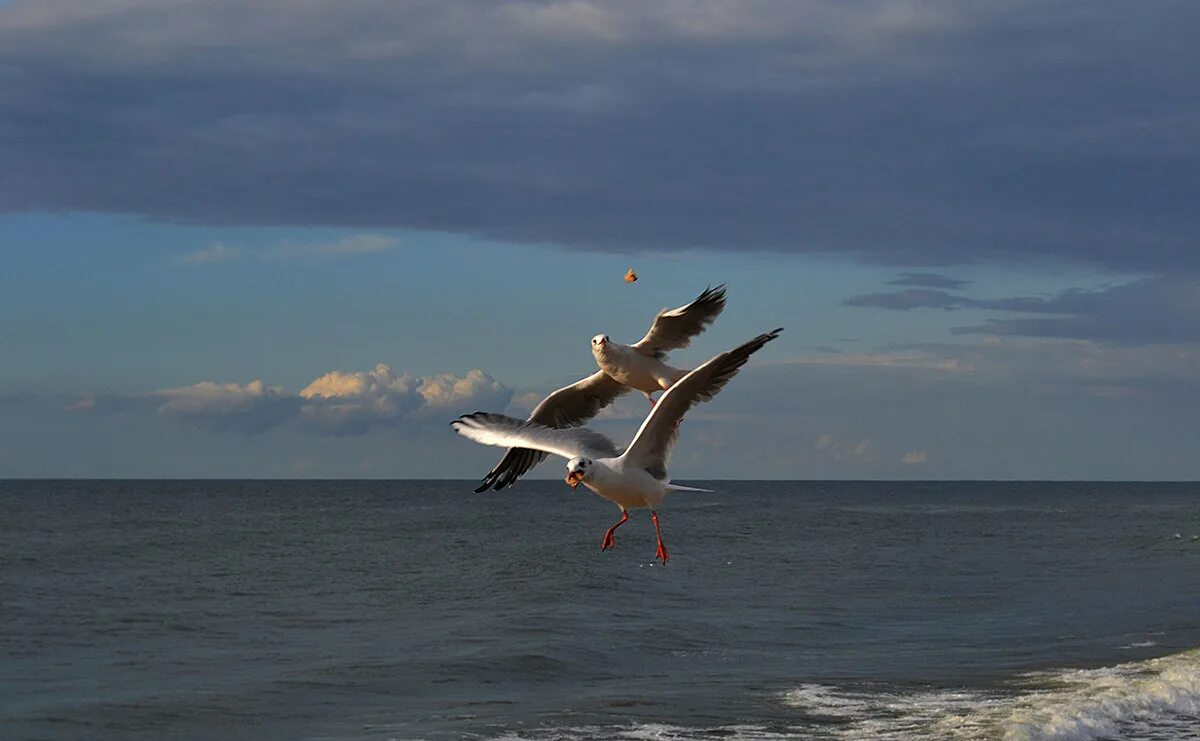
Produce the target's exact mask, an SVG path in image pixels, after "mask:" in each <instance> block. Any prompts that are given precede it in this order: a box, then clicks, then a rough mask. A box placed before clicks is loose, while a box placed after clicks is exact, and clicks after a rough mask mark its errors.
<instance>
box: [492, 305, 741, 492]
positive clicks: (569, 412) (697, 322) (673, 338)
mask: <svg viewBox="0 0 1200 741" xmlns="http://www.w3.org/2000/svg"><path fill="white" fill-rule="evenodd" d="M724 308H725V286H724V285H720V286H717V287H716V288H708V289H705V291H704V292H703V293H701V294H700V295H699V296H697V297H696V299H695V300H694V301H692V302H691V303H689V304H686V305H684V306H680V307H678V308H675V309H663V310H662V311H660V312H658V316H656V317H655V318H654V324H653V325H652V326H651V327H650V331H649V332H647V333H646V336H645V337H643V338H642V339H640V340H638V341H637V342H635V343H634V344H632V345H622V344H619V343H616V342H612V341H611V340H609V339H608V335H606V334H598V335H596V336H595V337H593V338H592V356H593V357H595V358H596V364H597V365H599V366H600V370H599V371H597V372H596V373H593V374H592V375H590V376H588V377H587V378H584V379H582V380H580V381H577V382H576V383H573V384H571V385H570V386H564V387H563V388H560V389H558V390H557V391H555V392H554V393H552V394H550V395H549V396H547V397H546V398H545V399H543V400H542V402H541V403H540V404H538V405H537V406H536V407H534V410H533V412H532V413H531V414H530V415H529V421H530V422H536V423H537V424H540V425H544V426H546V427H554V428H565V427H577V426H579V425H581V424H584V423H586V422H587V421H588V420H590V419H591V418H592V417H595V416H596V415H597V414H599V413H600V410H601V409H603V408H604V407H606V406H608V405H609V404H611V403H612V402H613V401H614V400H615V399H616V398H617V397H618V396H620V395H621V394H623V393H625V392H626V391H628V390H629V389H630V388H635V389H638V390H639V391H641V392H642V393H644V394H646V398H648V399H650V403H651V404H653V403H654V397H652V396H651V395H650V394H651V393H653V392H655V391H659V390H665V389H668V388H670V386H671V384H672V383H674V382H675V381H677V380H679V379H680V378H682V377H683V376H684V375H685V374H686V373H687V371H685V370H680V369H679V368H672V367H671V366H669V365H667V364H666V363H665V362H664V361H665V359H666V357H667V353H668V352H669V351H670V350H679V349H682V348H685V347H687V346H688V345H690V344H691V342H692V338H693V337H695V336H696V335H698V334H700V333H701V332H703V331H704V330H705V328H707V327H708V325H710V324H712V323H713V320H715V319H716V318H717V315H718V314H720V313H721V310H722V309H724ZM545 459H546V454H545V453H543V452H541V451H537V450H529V449H527V448H509V449H508V451H506V452H505V453H504V457H502V458H501V459H500V461H499V462H498V463H497V464H496V465H495V467H494V468H492V470H491V471H488V473H487V475H486V476H484V477H483V481H482V482H481V483H480V485H479V486H478V488H476V489H475V491H477V492H481V491H485V490H487V489H489V488H491V489H495V490H496V491H499V490H500V489H503V488H504V487H506V486H512V485H513V484H515V483H517V479H519V478H521V477H522V476H524V475H525V474H526V473H528V472H529V470H530V469H531V468H533V467H534V466H536V465H537V464H539V463H541V462H542V461H544V460H545Z"/></svg>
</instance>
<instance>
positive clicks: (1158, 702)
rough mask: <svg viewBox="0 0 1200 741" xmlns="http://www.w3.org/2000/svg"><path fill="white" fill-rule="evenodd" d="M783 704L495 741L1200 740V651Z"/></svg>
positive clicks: (802, 692)
mask: <svg viewBox="0 0 1200 741" xmlns="http://www.w3.org/2000/svg"><path fill="white" fill-rule="evenodd" d="M781 701H782V704H783V706H784V708H786V709H789V710H791V711H793V712H795V714H796V715H795V717H793V718H791V719H789V720H787V721H783V720H782V719H778V718H777V719H775V721H774V722H772V723H768V724H756V723H753V722H743V723H739V724H730V725H718V726H708V727H705V726H690V727H689V726H684V725H673V724H669V723H652V722H640V723H638V722H633V723H627V724H622V725H616V726H612V725H604V726H599V725H580V726H573V727H556V728H543V729H539V730H533V729H527V730H522V731H519V732H515V733H514V732H510V733H507V734H502V735H500V736H498V737H494V738H495V739H496V741H518V740H520V741H528V740H531V739H536V740H538V741H543V740H548V739H564V740H566V739H578V740H580V741H582V740H584V739H588V740H595V739H611V740H613V741H650V740H651V739H657V740H658V741H691V740H693V739H722V741H776V740H777V739H778V740H784V739H810V740H830V741H833V740H838V739H847V740H851V741H925V740H933V739H937V740H942V739H945V740H955V741H1110V740H1113V739H1122V740H1123V741H1177V740H1178V739H1184V738H1200V649H1192V650H1190V651H1185V652H1183V653H1179V654H1173V655H1171V656H1164V657H1162V658H1158V659H1149V660H1147V661H1140V662H1130V663H1125V664H1118V665H1116V666H1111V667H1103V668H1100V669H1072V670H1052V671H1041V672H1032V673H1028V674H1023V675H1019V676H1018V677H1016V678H1015V679H1014V680H1013V681H1012V682H1010V683H1008V684H1006V685H1005V686H1003V687H1000V688H996V689H990V690H979V689H955V690H949V689H941V690H927V689H912V688H897V687H894V686H886V685H878V684H859V685H846V686H840V685H827V684H803V685H800V686H799V687H796V688H794V689H792V690H789V691H787V692H785V693H784V694H783V695H782V698H781Z"/></svg>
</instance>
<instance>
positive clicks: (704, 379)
mask: <svg viewBox="0 0 1200 741" xmlns="http://www.w3.org/2000/svg"><path fill="white" fill-rule="evenodd" d="M782 331H783V330H782V329H776V330H774V331H772V332H767V333H765V334H760V335H759V336H758V337H755V338H754V339H752V340H750V341H749V342H747V343H746V344H744V345H741V346H739V347H735V348H734V349H732V350H729V351H727V352H723V353H721V354H720V355H718V356H716V357H715V358H713V359H712V360H710V361H708V362H707V363H705V364H704V365H701V366H700V367H699V368H696V369H695V370H694V371H691V372H690V373H688V374H687V375H686V376H684V377H683V378H681V379H679V380H678V381H676V382H675V383H674V384H673V385H672V386H671V388H669V389H667V392H666V393H665V394H663V395H662V397H660V398H659V400H658V402H657V403H656V404H655V405H654V409H653V411H651V412H650V416H648V417H646V419H645V421H643V422H642V426H641V427H640V428H638V432H637V436H635V437H634V438H633V442H631V443H630V444H629V447H628V448H627V449H626V450H625V455H624V458H625V460H626V462H627V463H629V464H631V465H634V466H638V467H641V468H644V469H645V470H646V471H648V472H649V473H650V474H651V475H652V476H654V477H655V478H658V479H666V478H667V459H668V458H669V457H670V454H671V448H672V446H674V445H675V440H676V439H677V438H678V437H679V423H680V422H682V421H683V415H684V414H686V413H687V411H688V410H689V409H691V408H692V407H693V406H695V405H696V404H699V403H700V402H702V401H708V400H710V399H712V398H713V396H715V395H716V393H717V392H718V391H720V390H721V389H722V388H723V387H724V386H725V384H727V383H729V379H731V378H733V377H734V376H736V375H737V372H738V371H739V370H740V369H741V367H742V366H743V365H745V364H746V361H747V360H749V359H750V356H751V355H753V354H754V353H756V352H758V351H759V350H761V349H762V346H763V345H765V344H767V343H768V342H770V341H771V340H773V339H775V338H776V337H778V336H779V333H780V332H782Z"/></svg>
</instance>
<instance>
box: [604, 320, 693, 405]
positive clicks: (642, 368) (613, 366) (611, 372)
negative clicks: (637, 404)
mask: <svg viewBox="0 0 1200 741" xmlns="http://www.w3.org/2000/svg"><path fill="white" fill-rule="evenodd" d="M592 356H593V357H595V358H596V365H598V366H600V370H602V371H604V372H605V373H606V374H607V375H608V376H609V377H610V378H612V379H613V380H615V381H616V382H617V383H620V384H621V385H622V386H628V387H630V388H634V389H637V390H638V391H641V392H642V393H643V394H645V395H646V398H647V399H649V400H650V403H651V404H653V403H654V397H653V396H651V394H653V393H654V392H656V391H666V390H667V389H669V388H671V384H673V383H675V382H676V381H678V380H679V379H681V378H683V377H684V376H686V375H687V371H685V370H681V369H679V368H673V367H671V366H669V365H667V364H666V363H664V362H663V361H662V360H660V359H659V358H657V357H655V356H654V355H647V354H646V353H645V352H643V351H641V350H639V349H638V348H637V347H636V346H634V345H622V344H620V343H619V342H613V341H612V340H609V339H608V336H607V335H602V334H599V335H596V336H595V337H593V338H592Z"/></svg>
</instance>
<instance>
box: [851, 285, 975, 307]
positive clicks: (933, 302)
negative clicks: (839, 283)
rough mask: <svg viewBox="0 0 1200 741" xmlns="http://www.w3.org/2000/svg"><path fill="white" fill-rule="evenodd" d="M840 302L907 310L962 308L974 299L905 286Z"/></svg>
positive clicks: (858, 305) (969, 304)
mask: <svg viewBox="0 0 1200 741" xmlns="http://www.w3.org/2000/svg"><path fill="white" fill-rule="evenodd" d="M842 303H844V304H845V305H846V306H857V307H862V308H873V309H895V310H898V311H909V310H910V309H962V308H965V307H968V306H971V305H972V304H973V303H974V301H972V299H969V298H966V297H965V296H955V295H954V294H952V293H946V292H945V291H938V290H935V289H932V288H907V289H905V290H903V291H889V292H885V293H867V294H863V295H861V296H852V297H850V298H848V299H846V300H845V301H843V302H842Z"/></svg>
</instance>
